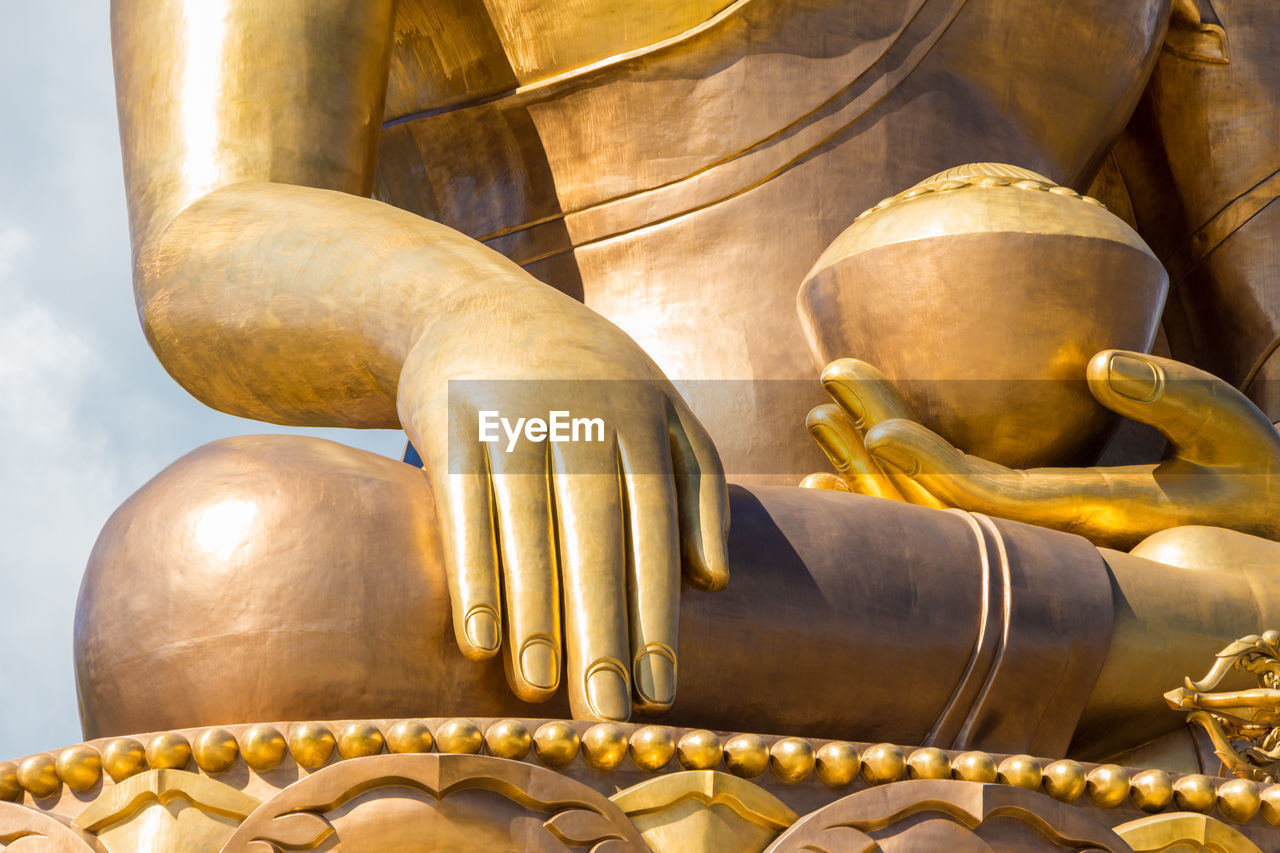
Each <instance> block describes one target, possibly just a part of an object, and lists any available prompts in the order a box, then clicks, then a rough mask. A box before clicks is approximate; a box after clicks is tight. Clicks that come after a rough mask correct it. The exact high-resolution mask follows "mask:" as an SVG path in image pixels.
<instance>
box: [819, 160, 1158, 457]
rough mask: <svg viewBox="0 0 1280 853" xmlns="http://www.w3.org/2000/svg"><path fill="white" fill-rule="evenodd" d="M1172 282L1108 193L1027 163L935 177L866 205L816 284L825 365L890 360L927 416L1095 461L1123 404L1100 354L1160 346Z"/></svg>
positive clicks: (1033, 449) (970, 445)
mask: <svg viewBox="0 0 1280 853" xmlns="http://www.w3.org/2000/svg"><path fill="white" fill-rule="evenodd" d="M1168 288H1169V279H1168V275H1167V274H1166V273H1165V270H1164V267H1163V266H1162V265H1161V264H1160V261H1159V260H1158V259H1157V258H1156V257H1155V255H1154V254H1152V252H1151V250H1150V249H1149V248H1148V247H1147V245H1146V243H1144V242H1143V241H1142V238H1141V237H1139V236H1138V235H1137V233H1135V232H1134V230H1133V229H1132V228H1130V227H1129V226H1128V225H1126V224H1125V223H1124V222H1122V221H1121V220H1120V219H1119V218H1118V217H1116V216H1114V215H1113V214H1111V213H1110V212H1108V211H1107V210H1106V208H1105V207H1103V206H1102V205H1101V204H1100V203H1099V202H1097V201H1096V200H1094V199H1091V198H1087V197H1084V196H1081V195H1080V194H1079V193H1077V192H1075V191H1074V190H1071V189H1068V188H1066V187H1060V186H1057V185H1055V184H1054V183H1053V182H1052V181H1050V180H1049V179H1048V178H1045V177H1044V176H1042V175H1038V174H1036V173H1034V172H1030V171H1027V170H1025V169H1020V168H1017V167H1014V166H1005V165H1000V164H995V163H976V164H971V165H967V166H959V167H957V168H954V169H950V170H948V171H946V172H942V173H940V174H938V175H935V176H933V177H931V178H929V179H928V180H925V181H923V182H921V183H919V184H917V185H916V186H914V187H912V188H911V189H909V190H906V191H905V192H903V193H900V194H898V195H896V196H894V197H893V198H889V199H886V200H884V201H882V202H880V203H879V204H877V205H876V206H875V207H874V208H872V209H871V210H868V211H867V212H866V213H864V214H862V215H861V216H859V217H858V218H857V219H856V220H855V221H854V223H853V225H851V226H850V227H849V228H847V229H846V230H845V231H844V233H842V234H841V235H840V236H839V237H837V238H836V240H835V241H834V242H833V243H832V244H831V245H830V246H829V247H827V250H826V251H825V252H823V254H822V257H821V258H819V259H818V262H817V263H816V264H815V265H814V267H813V269H812V270H810V272H809V274H808V276H806V277H805V280H804V283H803V284H802V285H801V287H800V293H799V296H798V303H799V304H798V307H799V310H800V317H801V322H802V323H803V324H804V326H805V331H806V334H807V336H808V338H809V345H810V348H811V350H812V352H813V354H814V356H815V358H816V360H817V361H818V363H819V364H820V365H822V364H826V363H827V362H829V361H831V360H833V359H836V358H841V357H846V356H848V357H853V358H860V359H862V360H864V361H867V362H870V363H871V364H874V365H875V366H876V367H878V368H880V369H881V370H882V371H884V372H885V374H886V375H887V376H888V377H889V378H890V379H892V380H894V381H895V384H896V385H897V386H898V387H899V388H900V390H901V391H902V392H903V393H904V394H905V395H906V397H907V399H908V401H909V402H910V403H912V404H913V405H914V406H915V408H916V410H917V412H918V413H919V415H920V418H921V420H922V421H923V422H924V423H925V424H926V425H927V426H929V427H930V428H932V429H934V430H936V431H937V432H939V433H940V434H942V435H943V436H945V437H946V438H948V439H949V440H950V441H952V442H953V443H954V444H955V445H956V446H958V447H960V448H961V449H962V450H964V451H965V452H967V453H973V454H976V455H979V456H982V457H985V458H987V459H991V460H993V461H996V462H1001V463H1004V464H1006V465H1011V466H1015V467H1031V466H1039V465H1066V464H1081V463H1088V462H1090V461H1092V460H1093V458H1095V457H1096V455H1097V452H1098V450H1099V449H1100V447H1101V445H1102V444H1103V442H1104V441H1105V440H1106V437H1107V434H1108V432H1109V429H1110V427H1111V426H1112V425H1113V423H1114V416H1112V415H1111V413H1110V412H1108V411H1107V410H1105V409H1104V408H1102V406H1100V405H1099V404H1098V403H1097V401H1095V400H1094V399H1093V397H1092V395H1090V393H1089V390H1088V386H1087V384H1086V382H1085V365H1086V364H1087V362H1088V360H1089V358H1090V357H1092V356H1093V355H1094V353H1096V352H1098V351H1099V350H1103V349H1108V348H1118V349H1129V350H1141V351H1144V352H1145V351H1148V350H1149V349H1150V347H1151V345H1152V343H1153V341H1154V340H1155V335H1156V329H1157V324H1158V323H1159V320H1160V313H1161V311H1162V309H1163V307H1164V300H1165V295H1166V293H1167V292H1168Z"/></svg>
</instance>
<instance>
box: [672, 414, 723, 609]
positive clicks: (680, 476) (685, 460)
mask: <svg viewBox="0 0 1280 853" xmlns="http://www.w3.org/2000/svg"><path fill="white" fill-rule="evenodd" d="M667 423H668V427H667V434H668V437H669V438H670V441H671V462H672V467H673V473H674V475H675V484H676V503H677V507H676V518H677V519H678V522H679V526H680V559H681V565H682V566H683V568H684V573H685V577H686V578H688V580H689V582H690V583H691V584H693V585H694V586H695V587H697V588H698V589H703V590H718V589H724V587H725V586H726V585H727V584H728V583H729V554H728V544H727V537H728V535H729V489H728V485H727V484H726V482H725V478H724V468H723V467H722V466H721V465H720V454H719V453H717V452H716V448H715V445H714V444H712V443H711V439H710V438H709V437H708V436H707V433H706V431H705V430H703V428H702V424H700V423H698V419H697V418H696V417H694V415H693V412H691V411H689V409H688V407H686V406H685V405H684V403H683V402H681V401H680V400H672V401H670V405H669V407H668V411H667Z"/></svg>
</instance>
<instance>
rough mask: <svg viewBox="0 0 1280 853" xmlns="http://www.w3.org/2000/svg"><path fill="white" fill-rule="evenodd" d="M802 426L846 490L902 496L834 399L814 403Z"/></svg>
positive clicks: (885, 496)
mask: <svg viewBox="0 0 1280 853" xmlns="http://www.w3.org/2000/svg"><path fill="white" fill-rule="evenodd" d="M805 426H806V427H807V428H808V430H809V434H810V435H811V436H813V440H814V441H816V442H817V443H818V447H819V448H821V449H822V452H823V453H824V454H825V455H826V457H827V459H828V460H830V462H831V467H832V468H834V469H835V470H836V474H838V475H839V476H840V478H841V479H842V480H844V482H845V484H846V489H845V490H846V491H849V492H856V493H858V494H862V495H871V496H873V497H877V498H888V499H889V500H897V501H900V500H902V494H901V493H900V492H899V491H898V490H897V488H895V487H894V485H893V483H892V482H890V480H889V478H888V477H886V476H885V474H884V471H882V470H881V469H880V466H879V465H877V464H876V461H875V460H874V459H872V458H871V454H869V453H867V449H866V447H864V446H863V444H862V436H861V435H860V434H859V433H858V432H857V430H855V429H854V428H853V424H852V423H851V422H850V420H849V416H848V415H847V414H845V411H844V409H842V408H841V407H840V406H838V405H836V404H835V403H823V404H822V405H821V406H815V407H814V408H813V409H811V410H810V411H809V414H808V416H807V417H806V418H805Z"/></svg>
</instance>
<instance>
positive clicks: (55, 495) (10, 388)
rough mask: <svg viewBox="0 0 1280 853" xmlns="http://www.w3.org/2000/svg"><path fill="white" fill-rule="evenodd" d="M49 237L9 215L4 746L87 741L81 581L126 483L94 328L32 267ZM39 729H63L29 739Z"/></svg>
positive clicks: (0, 454) (2, 290)
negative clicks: (101, 418)
mask: <svg viewBox="0 0 1280 853" xmlns="http://www.w3.org/2000/svg"><path fill="white" fill-rule="evenodd" d="M40 249H41V247H40V245H39V244H38V242H37V240H36V239H35V238H34V236H33V235H32V234H31V233H30V232H28V231H27V230H25V229H23V228H21V227H18V226H15V225H12V224H3V223H0V471H2V472H4V476H3V488H0V519H3V535H2V536H0V572H3V574H4V582H3V591H4V596H3V599H4V617H3V619H0V648H4V649H5V650H7V652H8V653H7V654H6V655H5V657H4V664H3V668H0V695H4V696H5V697H6V704H7V705H9V708H8V710H6V712H5V716H6V721H5V722H6V725H5V726H3V728H0V754H5V755H6V757H7V756H8V755H11V754H12V755H21V754H25V753H28V752H31V751H33V750H34V749H40V748H45V747H48V746H55V745H57V741H59V740H60V741H61V742H63V743H70V742H75V741H76V740H77V739H78V729H79V726H78V720H77V717H76V703H75V695H74V691H73V687H72V679H71V674H70V663H71V619H72V614H73V612H74V607H75V590H76V588H77V586H78V579H79V575H80V572H81V569H82V568H83V566H84V562H85V557H86V556H87V555H88V553H89V549H90V548H91V547H92V545H93V541H94V539H95V537H96V535H97V532H98V525H100V524H101V522H102V519H103V518H105V516H106V515H107V514H109V513H110V511H111V509H112V507H113V506H115V504H116V503H118V499H119V496H120V493H121V492H122V491H123V490H124V488H123V484H122V482H121V476H120V471H119V468H118V464H117V463H116V461H115V460H114V459H113V457H112V456H111V454H110V453H109V452H108V447H109V441H108V439H107V436H106V435H104V434H103V432H102V430H101V429H100V428H98V427H96V426H95V425H94V423H93V421H92V420H91V419H90V418H88V417H87V416H86V412H85V410H84V405H83V402H84V396H85V389H86V388H87V387H89V386H90V384H91V383H92V382H93V381H94V379H95V375H96V374H97V373H98V372H99V371H98V366H97V362H96V361H95V359H94V357H93V350H92V348H91V347H90V345H89V344H88V342H87V341H86V338H85V334H84V332H83V331H81V330H78V329H76V328H74V327H73V326H71V325H70V324H68V323H67V322H66V321H65V320H64V319H62V318H60V317H59V316H58V315H57V314H56V313H55V312H54V311H53V310H52V309H51V308H50V307H49V306H48V305H46V304H44V303H43V302H42V301H41V300H40V299H39V298H38V297H37V296H36V295H35V294H34V293H33V292H32V289H31V287H30V286H29V285H26V284H25V282H24V281H23V280H22V278H21V277H20V274H19V271H20V270H21V268H22V266H23V264H24V262H25V261H29V259H30V258H32V257H33V256H35V255H37V254H38V253H39V251H40ZM33 732H46V733H47V734H46V735H45V737H49V738H52V739H54V742H52V743H44V742H43V739H40V740H37V741H36V742H34V743H31V742H28V743H22V742H21V740H20V738H22V737H27V738H30V737H31V735H32V733H33Z"/></svg>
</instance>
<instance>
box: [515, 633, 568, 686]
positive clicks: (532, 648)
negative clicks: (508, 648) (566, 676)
mask: <svg viewBox="0 0 1280 853" xmlns="http://www.w3.org/2000/svg"><path fill="white" fill-rule="evenodd" d="M559 670H560V666H559V656H558V655H557V654H556V648H555V646H554V645H552V643H551V641H550V640H548V639H547V638H546V637H533V638H531V639H529V640H527V641H525V644H524V648H523V649H521V650H520V675H521V676H522V677H523V678H524V680H525V681H527V682H528V683H529V685H530V686H531V687H536V688H538V689H539V690H550V689H551V688H553V687H555V686H556V682H557V681H558V680H559V677H560V672H559Z"/></svg>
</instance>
